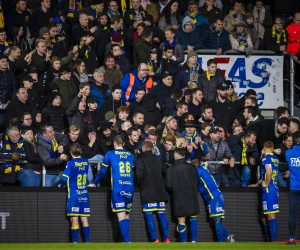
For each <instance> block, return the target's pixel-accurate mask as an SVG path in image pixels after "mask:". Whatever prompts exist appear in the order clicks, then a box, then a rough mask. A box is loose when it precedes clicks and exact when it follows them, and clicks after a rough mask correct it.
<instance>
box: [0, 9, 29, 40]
mask: <svg viewBox="0 0 300 250" xmlns="http://www.w3.org/2000/svg"><path fill="white" fill-rule="evenodd" d="M30 18H31V14H30V12H29V11H28V10H25V11H23V12H22V13H18V12H17V11H16V9H12V10H11V11H9V12H8V13H7V15H6V16H5V27H6V31H7V35H8V37H10V34H11V32H12V30H13V26H14V25H16V24H20V25H22V26H23V37H26V34H27V27H28V23H29V21H30Z"/></svg>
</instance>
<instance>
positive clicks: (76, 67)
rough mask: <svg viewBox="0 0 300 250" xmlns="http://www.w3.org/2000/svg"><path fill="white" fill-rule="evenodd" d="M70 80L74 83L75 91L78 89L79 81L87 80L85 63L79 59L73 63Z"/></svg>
mask: <svg viewBox="0 0 300 250" xmlns="http://www.w3.org/2000/svg"><path fill="white" fill-rule="evenodd" d="M72 81H73V83H75V85H76V89H77V91H79V85H80V83H83V82H88V81H89V78H88V75H87V74H86V73H85V63H84V62H83V61H82V60H80V59H78V60H76V61H75V62H74V64H73V67H72Z"/></svg>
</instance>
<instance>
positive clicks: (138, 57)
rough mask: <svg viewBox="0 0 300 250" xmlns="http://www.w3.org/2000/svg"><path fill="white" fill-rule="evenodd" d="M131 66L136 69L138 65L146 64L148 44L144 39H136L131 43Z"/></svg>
mask: <svg viewBox="0 0 300 250" xmlns="http://www.w3.org/2000/svg"><path fill="white" fill-rule="evenodd" d="M133 47H134V50H133V64H134V68H137V67H138V66H139V64H140V63H147V61H148V60H149V59H150V43H149V42H147V41H146V40H145V39H144V38H138V39H136V40H135V41H134V42H133Z"/></svg>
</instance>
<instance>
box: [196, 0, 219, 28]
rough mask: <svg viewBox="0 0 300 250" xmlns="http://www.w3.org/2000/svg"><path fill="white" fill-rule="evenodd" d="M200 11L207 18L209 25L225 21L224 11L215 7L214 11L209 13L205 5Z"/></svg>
mask: <svg viewBox="0 0 300 250" xmlns="http://www.w3.org/2000/svg"><path fill="white" fill-rule="evenodd" d="M199 11H200V12H201V14H202V15H203V16H205V17H206V18H207V20H208V24H209V25H210V24H213V23H214V22H215V21H216V20H217V19H220V20H223V15H222V11H221V10H220V9H219V8H217V7H215V6H213V8H212V10H210V11H207V5H206V4H204V5H203V6H202V7H200V8H199Z"/></svg>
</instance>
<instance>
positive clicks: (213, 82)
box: [198, 59, 225, 102]
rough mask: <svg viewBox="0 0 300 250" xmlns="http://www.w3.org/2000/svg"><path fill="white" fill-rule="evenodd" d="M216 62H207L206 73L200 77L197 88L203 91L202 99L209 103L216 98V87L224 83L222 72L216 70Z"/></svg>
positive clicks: (211, 60)
mask: <svg viewBox="0 0 300 250" xmlns="http://www.w3.org/2000/svg"><path fill="white" fill-rule="evenodd" d="M217 64H218V63H217V61H216V60H214V59H210V60H208V61H207V71H205V72H204V73H202V74H201V75H200V79H199V84H198V85H199V87H200V88H201V89H202V91H203V95H204V98H205V99H206V100H207V102H211V101H213V100H214V99H215V98H216V95H217V86H218V85H219V84H221V83H223V82H224V81H225V77H224V75H223V74H222V71H221V70H220V69H218V68H217Z"/></svg>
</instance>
